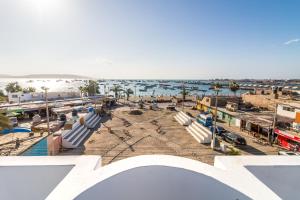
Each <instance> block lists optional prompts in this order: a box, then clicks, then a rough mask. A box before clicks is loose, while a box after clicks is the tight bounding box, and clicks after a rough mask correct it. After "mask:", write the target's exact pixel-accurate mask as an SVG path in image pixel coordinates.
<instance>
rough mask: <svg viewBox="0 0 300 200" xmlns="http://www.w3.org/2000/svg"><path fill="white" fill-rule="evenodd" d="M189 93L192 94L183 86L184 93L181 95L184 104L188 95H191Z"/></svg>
mask: <svg viewBox="0 0 300 200" xmlns="http://www.w3.org/2000/svg"><path fill="white" fill-rule="evenodd" d="M189 93H190V92H189V91H188V90H186V89H185V87H184V86H182V91H181V92H180V94H181V95H182V101H183V102H185V97H186V96H187V95H189Z"/></svg>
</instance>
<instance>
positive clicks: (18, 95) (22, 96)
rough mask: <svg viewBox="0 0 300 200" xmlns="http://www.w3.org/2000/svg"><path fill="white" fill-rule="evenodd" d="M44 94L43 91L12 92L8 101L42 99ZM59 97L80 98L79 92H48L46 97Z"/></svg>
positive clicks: (17, 101)
mask: <svg viewBox="0 0 300 200" xmlns="http://www.w3.org/2000/svg"><path fill="white" fill-rule="evenodd" d="M44 98H45V95H44V93H43V92H35V93H23V92H14V93H9V94H8V101H9V102H13V103H19V101H20V102H24V101H39V100H44ZM59 98H80V93H79V92H48V99H59Z"/></svg>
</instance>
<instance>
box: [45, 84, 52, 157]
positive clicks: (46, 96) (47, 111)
mask: <svg viewBox="0 0 300 200" xmlns="http://www.w3.org/2000/svg"><path fill="white" fill-rule="evenodd" d="M42 90H44V91H45V101H46V116H47V132H48V140H50V146H49V147H50V149H49V150H50V151H49V155H50V156H52V155H54V143H53V135H52V134H51V133H50V125H49V124H50V122H49V106H48V90H49V88H46V87H42Z"/></svg>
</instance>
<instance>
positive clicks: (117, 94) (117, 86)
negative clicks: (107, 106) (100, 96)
mask: <svg viewBox="0 0 300 200" xmlns="http://www.w3.org/2000/svg"><path fill="white" fill-rule="evenodd" d="M110 91H112V92H114V93H115V98H116V99H117V100H118V98H119V93H120V92H121V91H123V90H122V88H121V86H120V85H114V86H113V87H112V88H111V89H110Z"/></svg>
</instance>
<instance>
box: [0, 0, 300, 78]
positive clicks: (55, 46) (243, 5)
mask: <svg viewBox="0 0 300 200" xmlns="http://www.w3.org/2000/svg"><path fill="white" fill-rule="evenodd" d="M0 30H1V31H0V66H1V72H0V73H1V74H18V75H21V74H32V73H71V74H81V75H87V76H92V77H97V78H166V79H172V78H179V79H184V78H186V79H189V78H191V79H203V78H206V79H208V78H300V1H299V0H284V1H283V0H218V1H217V0H206V1H204V0H106V1H102V0H1V1H0Z"/></svg>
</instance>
